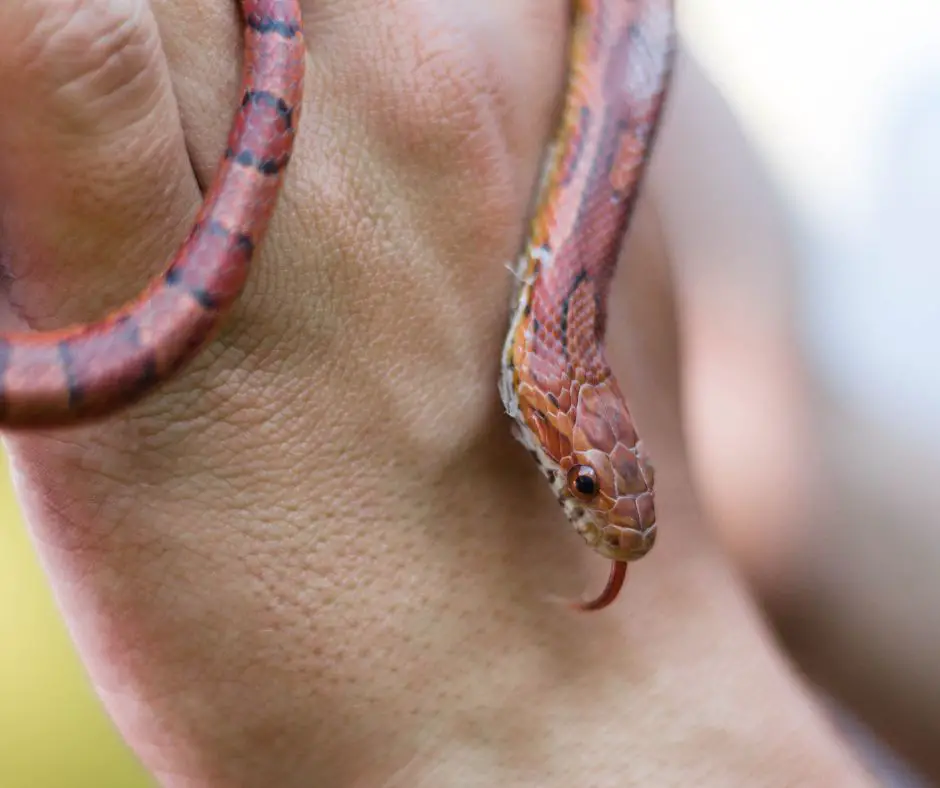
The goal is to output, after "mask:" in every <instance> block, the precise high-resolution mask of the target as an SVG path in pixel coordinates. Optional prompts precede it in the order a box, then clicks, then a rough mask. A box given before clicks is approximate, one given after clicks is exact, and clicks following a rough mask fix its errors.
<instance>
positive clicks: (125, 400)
mask: <svg viewBox="0 0 940 788" xmlns="http://www.w3.org/2000/svg"><path fill="white" fill-rule="evenodd" d="M241 10H242V17H243V19H244V28H245V67H244V75H243V80H242V100H241V103H240V106H239V108H238V110H237V112H236V113H235V118H234V121H233V123H232V127H231V131H230V132H229V139H228V147H227V149H226V151H225V155H224V157H223V159H222V162H221V164H220V166H219V168H218V171H217V173H216V175H215V178H214V180H213V182H212V184H211V185H210V187H209V190H208V192H207V194H206V198H205V200H204V202H203V205H202V208H201V210H200V211H199V214H198V215H197V217H196V220H195V223H194V225H193V228H192V230H191V231H190V233H189V235H188V237H187V238H186V240H185V241H184V242H183V244H182V246H181V247H180V249H179V251H178V252H177V253H176V255H175V256H174V258H173V259H172V261H171V262H170V263H169V265H168V266H167V268H166V269H165V271H164V272H163V273H162V274H160V275H159V276H157V277H156V278H155V279H154V280H153V281H151V283H150V284H149V286H148V287H147V288H146V289H145V290H144V291H143V292H142V293H141V294H140V295H139V296H138V297H137V298H136V299H135V300H133V301H132V302H130V303H128V304H126V305H124V306H123V307H121V308H119V309H117V310H116V311H115V312H113V313H111V314H110V315H108V316H107V317H105V318H104V319H103V320H101V321H100V322H97V323H90V324H81V325H74V326H70V327H68V328H65V329H62V330H59V331H48V332H35V333H19V334H6V335H3V336H0V426H2V427H4V428H7V429H9V428H17V427H51V426H64V425H68V424H72V423H75V422H78V421H85V420H88V419H91V418H95V417H104V416H107V415H110V414H112V413H114V412H115V411H117V410H119V409H121V408H123V407H126V406H127V405H130V404H132V403H134V402H136V401H138V400H140V399H142V398H143V397H144V396H145V395H147V394H148V393H150V392H151V391H153V390H154V389H155V388H156V387H157V386H158V385H160V384H161V383H163V382H164V381H166V380H167V379H169V378H170V377H172V376H173V375H174V374H175V373H176V372H177V371H178V370H179V369H180V368H181V367H182V366H183V365H184V364H185V363H186V362H187V361H189V360H190V359H191V358H192V357H193V356H194V355H195V354H196V353H197V352H198V351H199V349H200V348H201V347H203V346H204V345H205V344H206V343H207V341H208V340H209V339H210V338H211V337H212V336H213V334H214V332H215V330H216V329H217V328H218V326H219V323H220V321H221V319H222V318H223V317H224V315H225V314H226V312H227V311H228V310H229V308H230V307H231V305H232V304H233V302H234V301H235V300H236V299H237V297H238V296H239V294H240V293H241V291H242V287H243V285H244V283H245V280H246V278H247V276H248V270H249V266H250V263H251V259H252V257H253V254H254V251H255V249H256V247H257V246H258V244H259V243H260V242H261V239H262V238H263V236H264V234H265V231H266V229H267V226H268V223H269V221H270V218H271V215H272V213H273V212H274V208H275V204H276V202H277V197H278V194H279V192H280V189H281V184H282V182H283V179H284V172H285V168H286V166H287V163H288V161H289V159H290V155H291V151H292V150H293V144H294V133H295V129H296V127H297V122H298V118H299V109H300V100H301V93H302V89H303V88H302V85H303V76H304V55H305V52H304V45H303V35H302V28H301V17H300V7H299V5H298V2H297V0H241Z"/></svg>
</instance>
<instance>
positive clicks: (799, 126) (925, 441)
mask: <svg viewBox="0 0 940 788" xmlns="http://www.w3.org/2000/svg"><path fill="white" fill-rule="evenodd" d="M679 14H680V26H681V29H682V32H683V37H684V40H685V43H686V45H687V47H688V49H689V51H690V53H691V54H692V56H693V58H694V59H695V60H696V61H697V62H698V65H699V66H700V67H701V68H702V70H703V71H704V72H705V75H706V77H707V79H708V80H709V81H710V82H712V83H713V84H714V85H715V86H716V87H717V88H718V90H719V92H720V93H721V95H722V96H723V98H724V100H725V101H726V102H727V105H728V107H729V109H730V111H731V113H732V114H733V115H734V117H735V119H736V121H737V122H738V123H739V124H740V126H741V127H742V129H743V131H744V134H745V136H746V138H747V140H748V142H749V143H750V144H751V145H752V146H753V149H754V151H755V152H756V154H757V158H758V160H759V161H760V165H761V167H763V168H764V169H765V170H766V173H767V175H768V178H769V181H770V183H771V185H772V189H773V190H774V191H775V192H776V197H777V198H778V199H779V202H780V205H781V206H782V207H783V209H784V212H785V214H786V222H788V227H787V231H788V234H789V240H790V241H791V242H792V246H791V248H790V250H789V251H788V253H787V254H785V255H783V256H779V255H778V256H774V255H769V256H767V257H765V258H761V259H753V260H751V261H750V263H749V265H751V266H752V268H751V270H750V272H746V273H745V276H751V277H752V278H753V279H754V281H757V280H758V279H760V278H761V277H762V276H763V277H765V284H766V281H767V280H769V281H776V282H780V283H784V285H785V287H786V288H787V293H786V295H784V296H782V300H784V301H786V302H787V307H786V309H787V310H789V311H788V317H787V320H789V321H790V322H791V323H792V325H790V326H789V329H788V330H792V342H793V345H794V346H795V347H796V351H795V355H796V356H797V357H798V359H799V362H798V366H799V368H800V374H801V375H802V379H801V383H800V384H799V386H800V387H801V388H800V396H801V397H803V398H804V405H805V408H806V410H807V414H808V415H807V419H808V422H809V423H810V425H811V428H810V432H811V434H812V437H810V438H807V437H806V436H805V435H802V434H801V435H800V437H799V438H798V439H795V440H796V442H797V443H800V444H801V445H800V446H798V447H797V448H796V449H794V448H793V447H792V446H790V447H787V446H786V440H785V439H783V438H781V439H780V441H779V446H774V445H773V443H774V440H773V433H772V430H771V431H770V433H769V434H770V435H771V437H770V438H769V439H765V440H764V443H763V444H762V445H757V441H756V439H753V438H752V439H751V442H750V443H748V440H747V438H746V437H745V438H741V439H740V440H739V441H738V444H737V447H738V449H739V453H740V454H741V455H749V456H744V457H742V458H741V459H742V461H743V462H744V463H748V462H756V463H758V464H759V463H760V461H761V460H762V459H766V461H767V462H768V463H771V462H777V463H778V464H779V463H780V462H781V461H780V459H779V458H780V457H781V456H789V457H791V459H792V462H791V465H796V464H798V463H800V462H804V463H805V467H803V468H802V469H800V470H802V472H803V474H804V477H812V478H811V479H810V480H809V481H807V480H806V478H804V479H803V482H801V483H805V486H807V487H808V488H812V489H813V490H814V492H813V494H812V496H810V503H809V504H808V505H806V506H805V508H804V509H803V510H802V512H803V513H804V514H806V515H807V520H808V522H807V523H806V524H804V525H802V526H798V527H797V526H793V527H790V529H789V530H790V531H792V532H794V534H797V533H798V534H800V538H799V539H798V538H797V536H796V535H791V538H790V540H789V541H787V540H786V539H782V540H780V539H778V541H777V542H776V543H775V542H774V539H773V538H771V537H767V538H766V539H765V542H766V544H765V545H763V547H761V546H758V547H756V548H753V550H754V553H755V555H757V554H759V553H760V551H761V549H764V551H765V553H769V552H771V551H772V546H773V545H775V544H776V545H779V544H785V545H786V546H787V548H788V549H790V550H791V551H792V552H791V554H790V556H789V557H788V558H785V559H780V564H781V565H784V566H783V568H781V566H780V565H777V566H774V565H773V561H774V560H773V558H767V556H766V555H764V556H763V557H760V558H755V559H754V561H753V570H752V571H753V574H754V577H753V578H752V580H753V581H754V582H755V584H756V585H757V586H758V587H760V586H761V583H762V582H764V583H765V587H764V588H763V593H764V600H765V602H766V604H767V608H768V610H769V611H770V613H771V614H772V618H773V619H774V620H775V623H777V624H778V626H779V628H780V633H781V636H782V638H783V639H784V641H785V642H787V644H788V645H789V646H790V647H791V649H792V651H793V653H794V654H795V655H796V657H797V660H798V662H799V665H800V667H801V668H803V669H804V670H806V671H807V672H808V673H809V675H810V676H811V677H813V678H814V679H816V680H818V681H820V682H821V683H823V684H824V685H825V686H826V687H827V689H828V690H829V691H831V692H832V693H833V694H834V695H835V696H836V697H839V698H840V700H841V701H842V702H843V704H844V705H846V706H851V707H854V708H855V709H856V711H857V712H858V715H860V716H864V717H865V718H866V719H867V720H868V723H869V725H871V726H872V727H874V728H878V729H879V730H878V733H879V734H880V735H881V736H882V737H883V738H884V739H886V740H891V742H892V744H893V745H895V747H896V748H897V749H898V750H899V751H904V752H906V753H907V754H908V755H909V756H910V757H911V758H912V759H915V760H918V761H919V762H920V764H921V766H922V768H924V769H926V771H927V773H929V774H930V775H931V777H932V778H934V779H935V780H937V781H940V754H938V753H937V752H936V750H938V749H940V748H938V747H937V745H938V744H940V358H938V356H940V354H938V352H937V349H936V348H937V345H938V344H940V251H938V240H937V237H938V230H940V2H938V0H895V2H892V3H876V2H874V0H789V2H785V3H784V2H779V0H686V1H685V2H681V0H680V2H679ZM744 225H746V220H745V222H742V227H741V228H739V229H740V231H741V232H744V233H746V232H748V228H747V227H746V226H744ZM755 232H756V233H758V234H759V231H755ZM762 266H764V267H769V268H773V269H774V270H772V271H771V272H770V273H769V274H768V273H767V272H766V271H764V272H761V271H760V270H759V269H760V268H761V267H762ZM714 267H715V270H716V272H717V271H719V270H720V268H721V264H720V263H716V264H715V266H714ZM742 270H743V269H742ZM719 275H720V274H719ZM759 289H760V288H759V287H755V289H754V292H757V291H759ZM726 304H727V308H728V310H729V311H733V310H734V309H735V308H736V307H735V306H733V305H732V299H730V298H729V299H728V300H727V301H726ZM785 311H786V310H785ZM742 325H744V323H743V322H742ZM727 355H728V357H729V358H731V357H732V356H733V353H732V352H731V351H730V350H729V351H728V354H727ZM729 363H730V362H729ZM723 396H729V393H728V391H727V390H725V391H723ZM785 396H790V395H785ZM738 405H741V406H742V407H743V408H744V409H745V410H746V409H747V408H748V407H750V408H751V410H753V409H754V408H756V407H757V406H756V404H755V402H753V401H750V402H748V401H747V399H746V398H742V400H741V402H739V403H738ZM729 410H732V411H733V410H734V407H733V406H729ZM774 415H775V413H774V411H773V409H772V408H771V409H769V410H768V411H767V412H765V413H762V414H759V416H760V419H763V420H764V421H769V420H772V419H773V418H774ZM735 416H736V417H740V412H738V413H736V414H735ZM743 420H744V421H745V422H747V418H743ZM729 441H730V442H731V443H733V442H734V441H733V440H731V439H729ZM729 451H732V449H729ZM761 452H766V455H767V456H766V457H763V458H762V455H761ZM775 452H776V453H775ZM787 452H789V455H788V454H787ZM800 452H802V454H801V453H800ZM784 464H785V463H784ZM745 473H746V472H745ZM798 475H799V472H797V473H796V475H794V476H793V477H792V478H796V477H797V476H798ZM704 478H707V474H705V475H704ZM744 478H745V480H746V479H747V477H746V475H745V477H744ZM745 484H746V481H745ZM706 487H707V485H706ZM801 489H803V488H801ZM706 497H707V495H706ZM752 497H754V498H757V497H759V496H758V495H757V494H755V493H752ZM784 497H785V496H784ZM713 503H714V506H713V509H714V510H715V511H716V512H717V513H718V516H719V519H720V518H721V517H722V516H724V517H725V518H726V520H727V523H726V529H727V530H729V531H730V532H733V531H734V529H735V528H738V529H739V530H741V531H742V532H743V531H744V529H746V528H747V527H753V525H752V524H753V522H755V517H754V515H755V512H757V510H758V509H759V507H756V506H755V507H753V508H752V509H750V510H748V509H747V505H746V504H742V505H741V509H742V511H741V512H734V511H733V504H731V503H728V502H725V501H722V500H721V499H720V497H719V496H717V495H716V500H715V501H714V502H713ZM778 508H780V507H778ZM736 517H737V519H738V524H731V525H729V524H728V523H734V522H735V518H736ZM785 525H786V524H784V526H785ZM760 538H761V537H759V536H754V535H750V536H748V537H747V538H744V537H742V538H741V542H742V543H743V542H745V541H747V539H750V540H752V541H754V542H760ZM796 542H800V543H801V545H800V546H799V547H797V548H794V547H793V544H794V543H796ZM788 562H789V564H788ZM770 566H773V569H774V571H773V572H770V573H769V574H771V575H773V580H772V581H771V580H768V579H766V578H763V577H762V573H761V567H770ZM844 719H845V720H846V724H847V725H848V726H849V727H850V728H852V729H853V730H856V732H857V733H858V736H859V737H860V738H861V739H866V738H867V735H868V734H867V733H864V732H862V731H861V729H859V728H858V727H857V726H858V717H857V716H856V715H855V714H853V713H849V712H846V713H845V716H844ZM869 752H870V753H871V754H872V756H873V757H874V758H876V760H877V762H878V763H879V764H880V767H881V768H882V769H883V771H882V776H883V777H884V779H885V780H886V781H888V780H889V775H890V776H891V777H890V780H891V782H890V784H892V785H902V784H908V782H906V781H910V782H909V784H912V785H913V784H914V782H913V781H912V780H913V778H910V777H905V775H904V772H903V769H902V768H901V767H900V765H899V764H898V763H896V762H892V760H891V756H889V755H887V753H885V752H880V751H879V749H878V748H877V747H876V746H874V745H872V746H871V747H870V748H869Z"/></svg>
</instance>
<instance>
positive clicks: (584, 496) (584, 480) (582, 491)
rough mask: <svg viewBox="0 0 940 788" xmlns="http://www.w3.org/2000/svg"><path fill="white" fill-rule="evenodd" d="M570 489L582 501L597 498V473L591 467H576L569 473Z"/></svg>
mask: <svg viewBox="0 0 940 788" xmlns="http://www.w3.org/2000/svg"><path fill="white" fill-rule="evenodd" d="M568 489H569V490H571V492H572V493H573V494H574V495H575V496H576V497H577V498H580V499H581V500H582V501H592V500H594V498H596V497H597V493H598V484H597V473H596V472H595V471H594V469H593V468H592V467H591V466H590V465H575V466H574V467H573V468H572V469H571V470H570V471H568Z"/></svg>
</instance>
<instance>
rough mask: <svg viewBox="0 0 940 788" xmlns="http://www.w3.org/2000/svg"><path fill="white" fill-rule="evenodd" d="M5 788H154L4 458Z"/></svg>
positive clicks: (1, 636)
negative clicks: (119, 724) (97, 677)
mask: <svg viewBox="0 0 940 788" xmlns="http://www.w3.org/2000/svg"><path fill="white" fill-rule="evenodd" d="M0 786H2V788H85V786H88V788H144V786H147V788H151V787H152V786H153V781H152V780H150V779H149V778H148V777H147V775H146V773H145V772H144V771H143V769H142V768H141V767H140V766H139V764H138V763H137V761H136V759H135V758H134V755H133V754H132V753H131V752H130V751H129V750H128V749H127V747H125V745H124V743H123V742H122V740H121V738H120V737H119V736H118V734H117V732H116V731H115V729H114V726H113V725H112V724H111V721H110V719H109V718H108V717H107V715H106V714H105V712H104V710H103V709H102V707H101V704H100V703H99V702H98V699H97V697H96V696H95V694H94V691H93V690H92V688H91V685H90V683H89V681H88V677H87V676H86V675H85V672H84V669H83V668H82V665H81V664H80V663H79V661H78V657H77V655H76V653H75V649H74V648H73V646H72V642H71V640H70V638H69V635H68V632H67V631H66V629H65V626H64V624H63V623H62V619H61V617H60V616H59V612H58V609H57V608H56V605H55V602H54V600H53V598H52V592H51V590H50V588H49V585H48V583H47V582H46V577H45V575H44V574H43V572H42V569H41V568H40V566H39V563H38V561H37V558H36V553H35V551H34V550H33V546H32V544H31V542H30V540H29V537H28V536H27V533H26V529H25V527H24V525H23V518H22V516H21V515H20V512H19V509H18V506H17V503H16V499H15V498H14V496H13V488H12V485H11V483H10V477H9V472H8V467H7V461H6V457H5V456H4V455H3V454H2V451H0Z"/></svg>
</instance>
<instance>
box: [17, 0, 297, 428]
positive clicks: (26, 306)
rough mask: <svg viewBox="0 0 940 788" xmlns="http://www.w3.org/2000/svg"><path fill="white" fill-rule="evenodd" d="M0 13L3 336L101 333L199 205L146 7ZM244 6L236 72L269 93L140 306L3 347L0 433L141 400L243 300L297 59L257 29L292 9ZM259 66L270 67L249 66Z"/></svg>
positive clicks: (293, 43) (249, 1)
mask: <svg viewBox="0 0 940 788" xmlns="http://www.w3.org/2000/svg"><path fill="white" fill-rule="evenodd" d="M4 6H5V7H4V8H3V9H2V10H0V102H2V103H3V105H4V106H6V107H15V108H17V110H16V112H15V113H7V114H5V115H4V117H2V118H0V183H2V186H0V200H2V203H3V211H2V215H0V239H2V244H3V253H4V259H5V262H6V273H7V281H6V288H5V291H6V292H5V294H4V295H5V298H6V304H7V307H8V309H7V315H6V325H5V327H6V328H9V327H11V326H16V327H28V328H33V329H41V330H44V329H49V328H59V327H61V326H63V325H65V324H67V323H71V322H75V321H88V320H92V319H97V318H100V317H102V315H103V313H104V312H105V311H107V310H108V309H113V308H114V307H116V306H118V305H119V304H121V303H123V302H124V301H126V300H127V299H128V298H130V297H131V296H133V295H134V294H135V293H136V292H138V291H140V290H142V289H143V287H144V285H145V284H146V282H147V280H148V279H150V278H151V277H153V276H154V275H155V274H157V273H158V272H159V270H160V267H161V266H165V265H166V263H167V261H168V260H169V259H170V258H171V256H172V254H173V252H174V249H175V248H176V247H177V246H178V245H179V244H180V242H181V241H182V240H183V239H184V238H187V236H186V232H187V225H188V224H189V223H190V222H191V221H193V218H194V216H195V214H196V210H197V208H198V206H199V204H200V201H201V194H200V191H199V187H198V184H197V181H196V178H195V176H194V174H193V170H192V166H191V164H190V161H189V156H188V154H187V148H186V144H185V139H184V135H183V131H182V125H181V122H180V116H179V111H178V108H177V105H176V101H175V98H174V94H173V90H172V83H171V79H170V73H169V68H168V66H167V62H166V58H165V56H164V53H163V49H162V46H161V41H160V36H159V31H158V26H157V23H156V20H155V18H154V16H153V14H152V13H151V10H150V7H149V5H148V3H147V2H146V1H145V0H83V2H74V1H73V2H62V0H22V2H20V3H17V4H4ZM242 6H243V10H244V11H245V14H246V17H251V18H253V19H254V22H255V24H254V25H247V33H246V36H245V41H246V45H247V49H248V52H247V56H246V63H247V66H248V69H249V70H250V71H253V73H254V74H255V76H254V77H253V79H254V80H255V81H256V82H259V83H261V82H265V80H267V81H272V80H271V78H272V77H273V82H274V83H275V84H273V85H268V84H260V88H261V89H260V90H258V89H256V90H255V91H253V92H248V93H246V94H245V97H244V98H245V100H244V101H243V102H242V105H241V109H240V110H238V112H237V113H236V123H235V126H234V127H233V134H232V135H231V136H230V139H229V153H230V155H229V156H228V158H227V159H226V161H225V162H224V163H223V166H222V167H221V168H220V170H219V174H218V176H217V178H216V181H215V182H214V184H213V186H212V187H211V188H210V190H209V196H208V198H207V203H206V205H207V208H206V210H205V211H204V212H203V213H202V214H201V215H199V217H198V218H197V224H196V229H195V230H194V232H193V233H192V234H190V235H189V236H188V238H187V240H186V246H185V247H184V248H183V249H182V252H181V253H182V254H183V257H182V258H178V259H177V261H176V263H175V264H174V269H173V275H172V282H171V279H170V278H169V277H168V278H166V279H161V280H157V282H156V284H155V285H154V287H153V288H152V289H151V290H150V296H151V298H150V300H148V301H147V302H141V303H139V304H138V305H137V306H136V307H133V308H132V309H131V311H123V312H120V313H117V314H116V315H115V316H114V317H113V318H112V319H111V321H110V322H106V323H104V324H102V325H100V326H98V327H96V328H95V329H94V330H92V331H90V332H88V331H83V332H81V333H72V334H61V333H60V334H56V335H50V336H48V337H46V336H39V337H30V338H28V339H24V338H22V337H20V338H14V339H13V341H12V342H11V343H9V344H8V346H5V347H3V348H0V350H2V351H3V352H2V353H0V373H2V378H0V381H2V388H0V395H2V396H0V406H2V408H0V419H2V420H3V421H4V422H5V423H6V424H13V425H17V424H47V423H62V422H68V421H71V420H73V419H75V418H77V417H79V416H87V415H98V414H102V413H106V412H109V411H111V410H113V409H114V408H115V407H118V406H120V405H122V404H126V403H127V402H128V401H132V400H133V399H136V398H139V397H140V396H142V395H143V393H145V392H146V391H147V390H149V389H150V388H152V387H153V386H154V385H156V383H158V382H159V381H160V380H161V379H163V378H165V377H167V376H168V375H170V374H171V373H172V372H173V371H175V369H176V368H177V367H178V366H179V364H180V363H181V361H183V360H185V358H186V357H188V355H190V354H191V353H192V351H193V350H194V348H195V346H196V345H198V344H199V343H200V342H201V341H202V340H203V339H204V338H205V336H207V335H208V333H209V332H210V330H211V329H212V328H213V327H214V326H215V323H216V322H217V320H218V317H219V316H220V315H221V314H222V313H223V312H224V311H225V309H226V308H227V307H228V305H229V304H230V303H231V301H232V300H233V299H234V298H235V296H236V295H237V294H238V292H239V291H240V290H241V285H242V283H243V282H244V278H245V274H246V273H247V265H248V260H249V258H250V256H251V252H252V251H253V249H254V247H255V245H256V243H257V242H258V241H260V236H261V235H262V234H263V231H264V228H265V226H266V224H267V220H268V218H269V216H270V213H271V211H272V210H273V204H274V200H275V197H276V194H277V191H278V189H279V186H280V181H281V178H282V173H281V170H282V169H283V167H281V166H278V167H271V166H270V165H271V162H272V161H274V162H279V163H282V162H284V161H286V158H287V156H288V155H289V151H290V146H291V142H292V136H293V128H292V121H293V118H292V114H291V111H290V108H291V104H287V103H285V101H290V102H292V103H296V97H297V92H298V91H299V81H300V80H299V78H298V77H297V75H296V69H295V74H294V75H293V76H291V75H290V74H289V73H288V72H289V71H290V69H289V68H288V67H287V66H289V65H292V64H293V65H295V66H296V64H295V63H294V60H296V52H297V51H298V50H300V49H301V44H300V42H299V33H297V35H295V36H293V38H294V39H295V40H290V39H291V38H292V37H291V36H289V35H285V30H292V29H293V28H290V27H289V26H287V27H285V25H283V24H280V23H279V24H277V25H270V24H267V25H265V24H261V23H259V20H262V21H264V19H268V21H271V20H270V18H268V17H264V12H265V11H266V10H274V11H280V12H282V14H283V13H284V12H285V10H286V12H287V13H289V12H290V10H291V9H292V8H295V7H296V4H295V3H293V2H283V0H279V1H274V0H244V2H243V3H242ZM275 21H279V20H275ZM268 38H276V39H286V40H287V41H288V42H287V43H281V44H278V43H276V42H275V43H274V44H269V43H267V42H266V41H265V39H268ZM278 47H280V49H278ZM285 47H288V48H289V49H288V50H287V55H286V56H285V52H284V49H285ZM292 53H293V55H292ZM278 57H280V61H278ZM292 57H293V60H292V59H291V58H292ZM233 61H234V58H233ZM272 63H277V64H278V65H279V68H268V69H267V70H264V69H262V68H258V66H261V65H267V66H269V67H270V66H271V64H272ZM285 63H286V64H287V65H285ZM233 65H234V63H233ZM248 87H252V85H249V86H248ZM255 87H256V86H255ZM269 87H270V88H273V90H267V88H269ZM259 95H261V97H262V98H263V99H264V100H257V99H258V96H259ZM220 142H221V141H220ZM220 152H221V150H220ZM243 153H245V154H247V155H244V156H243V155H240V154H243ZM275 154H276V155H275ZM272 156H274V158H272ZM259 162H260V163H263V164H266V165H268V169H267V171H266V170H265V169H263V168H262V166H261V164H259ZM226 179H227V180H226ZM226 184H227V185H226ZM184 263H185V264H184ZM171 285H172V286H171Z"/></svg>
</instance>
